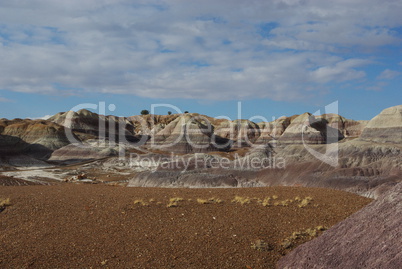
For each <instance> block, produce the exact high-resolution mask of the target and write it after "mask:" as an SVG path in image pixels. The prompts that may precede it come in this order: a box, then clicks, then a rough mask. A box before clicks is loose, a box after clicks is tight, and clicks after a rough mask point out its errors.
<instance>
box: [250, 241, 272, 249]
mask: <svg viewBox="0 0 402 269" xmlns="http://www.w3.org/2000/svg"><path fill="white" fill-rule="evenodd" d="M251 248H252V249H255V250H258V251H269V250H273V249H274V248H273V246H271V245H270V244H268V243H267V242H265V241H264V240H261V239H258V240H255V241H254V242H252V243H251Z"/></svg>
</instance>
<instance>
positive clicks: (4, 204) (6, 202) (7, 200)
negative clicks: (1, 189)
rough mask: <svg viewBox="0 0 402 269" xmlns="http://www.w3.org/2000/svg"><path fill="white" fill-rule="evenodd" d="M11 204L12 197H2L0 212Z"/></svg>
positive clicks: (0, 199)
mask: <svg viewBox="0 0 402 269" xmlns="http://www.w3.org/2000/svg"><path fill="white" fill-rule="evenodd" d="M10 205H11V200H10V198H0V212H1V211H3V210H4V209H6V207H7V206H10Z"/></svg>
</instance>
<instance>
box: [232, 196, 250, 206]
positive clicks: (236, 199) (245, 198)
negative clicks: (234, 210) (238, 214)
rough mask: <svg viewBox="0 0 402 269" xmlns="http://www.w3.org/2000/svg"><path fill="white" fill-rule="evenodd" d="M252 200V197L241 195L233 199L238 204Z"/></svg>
mask: <svg viewBox="0 0 402 269" xmlns="http://www.w3.org/2000/svg"><path fill="white" fill-rule="evenodd" d="M250 202H251V200H250V198H247V197H241V196H236V197H235V198H234V199H233V200H232V203H238V204H241V205H244V204H249V203H250Z"/></svg>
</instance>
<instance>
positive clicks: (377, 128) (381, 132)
mask: <svg viewBox="0 0 402 269" xmlns="http://www.w3.org/2000/svg"><path fill="white" fill-rule="evenodd" d="M360 139H361V140H366V141H374V142H379V143H399V144H400V143H402V105H399V106H393V107H389V108H387V109H384V110H383V111H382V112H381V113H380V114H378V115H377V116H375V117H374V118H373V119H372V120H370V122H369V123H368V124H367V126H366V127H365V128H364V130H363V132H362V134H361V136H360Z"/></svg>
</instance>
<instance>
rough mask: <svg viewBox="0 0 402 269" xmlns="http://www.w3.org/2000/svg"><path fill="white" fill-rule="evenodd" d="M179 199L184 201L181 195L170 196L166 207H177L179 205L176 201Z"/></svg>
mask: <svg viewBox="0 0 402 269" xmlns="http://www.w3.org/2000/svg"><path fill="white" fill-rule="evenodd" d="M180 201H184V199H183V198H181V197H173V198H170V199H169V203H168V204H167V205H166V207H178V206H179V204H178V202H180Z"/></svg>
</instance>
